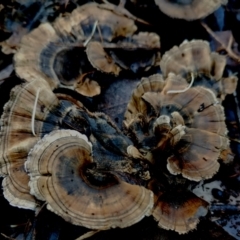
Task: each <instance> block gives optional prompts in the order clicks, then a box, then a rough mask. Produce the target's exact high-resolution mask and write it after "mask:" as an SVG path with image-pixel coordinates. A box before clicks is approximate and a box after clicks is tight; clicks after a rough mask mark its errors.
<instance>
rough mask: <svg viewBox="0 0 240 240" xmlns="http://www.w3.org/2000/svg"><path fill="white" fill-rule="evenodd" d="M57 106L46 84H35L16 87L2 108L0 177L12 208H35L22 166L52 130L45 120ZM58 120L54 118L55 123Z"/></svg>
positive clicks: (51, 124) (51, 126)
mask: <svg viewBox="0 0 240 240" xmlns="http://www.w3.org/2000/svg"><path fill="white" fill-rule="evenodd" d="M57 105H58V99H57V98H56V96H55V95H54V94H53V93H52V91H51V89H50V87H49V85H48V84H47V82H46V81H43V80H42V81H41V80H35V81H32V82H30V83H27V84H23V85H18V86H16V87H15V88H14V89H13V90H12V92H11V95H10V100H9V101H8V102H7V103H6V105H5V106H4V112H3V115H2V117H1V132H0V137H1V141H0V173H1V175H2V176H4V179H3V183H2V184H3V194H4V196H5V198H6V199H7V200H8V201H9V202H10V204H11V205H13V206H17V207H20V208H27V209H34V208H35V206H36V202H35V199H34V197H33V196H31V195H30V194H29V187H28V181H29V178H28V176H27V174H26V172H25V171H24V162H25V160H26V158H27V155H28V152H29V150H30V149H31V148H32V147H33V146H34V144H35V143H36V142H37V141H38V140H39V139H40V137H41V136H42V135H44V134H45V133H46V132H49V131H51V130H53V129H54V128H56V125H57V123H55V124H54V121H53V119H52V121H51V120H50V121H49V119H48V120H46V118H47V117H48V114H49V111H50V110H51V109H54V107H55V106H57ZM59 116H60V115H59V114H58V115H57V116H55V122H57V121H58V120H59ZM33 120H34V121H33ZM45 121H46V122H45Z"/></svg>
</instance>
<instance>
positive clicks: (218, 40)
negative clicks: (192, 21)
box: [201, 22, 240, 62]
mask: <svg viewBox="0 0 240 240" xmlns="http://www.w3.org/2000/svg"><path fill="white" fill-rule="evenodd" d="M201 24H202V26H203V27H204V28H205V29H206V31H207V32H208V33H209V34H210V35H211V36H212V37H213V38H214V39H215V40H216V41H217V42H218V43H220V44H221V47H223V48H224V50H226V52H227V53H228V56H229V57H230V58H232V59H233V60H235V61H236V62H240V56H238V55H237V54H236V53H234V52H233V51H232V49H231V48H230V47H231V46H226V45H225V43H224V42H223V41H222V40H221V39H220V38H219V37H218V36H217V35H216V34H215V33H214V32H213V31H212V29H210V28H209V27H208V25H206V24H205V23H203V22H201Z"/></svg>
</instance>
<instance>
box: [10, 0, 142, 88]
mask: <svg viewBox="0 0 240 240" xmlns="http://www.w3.org/2000/svg"><path fill="white" fill-rule="evenodd" d="M102 7H103V6H102V5H101V8H100V5H99V4H95V3H91V4H86V5H83V6H81V7H78V8H77V9H75V10H74V11H73V12H72V13H71V14H70V15H69V16H68V17H65V18H63V17H59V18H58V19H57V20H56V21H55V22H54V23H53V24H52V25H51V24H50V23H44V24H41V25H40V26H39V27H38V28H36V29H34V30H33V31H32V32H30V33H29V34H27V35H26V36H24V37H23V39H22V42H21V45H20V49H19V51H18V52H17V53H16V54H15V56H14V59H15V69H16V72H17V74H18V75H19V77H21V78H23V79H25V80H27V81H32V80H33V79H37V78H39V77H40V78H43V79H46V80H47V81H48V83H49V84H50V86H51V87H52V89H54V88H56V87H58V86H59V85H60V86H61V87H63V86H68V87H72V88H75V84H77V83H76V82H77V81H78V79H79V76H80V75H81V74H80V73H81V71H82V65H83V63H82V56H83V55H84V54H85V53H84V51H83V50H84V47H85V44H86V42H88V41H89V40H90V39H92V38H93V39H95V40H96V39H97V40H99V35H100V34H99V32H101V37H102V38H103V40H104V41H111V40H113V39H114V38H116V37H126V36H129V35H132V34H133V33H134V32H135V31H136V29H137V27H136V25H135V24H134V20H133V19H130V18H128V17H126V16H124V15H123V14H122V15H121V14H120V15H119V14H116V13H114V11H111V10H109V9H103V8H102ZM97 25H98V27H99V29H100V30H97ZM94 28H95V31H93V30H94ZM97 33H98V34H97ZM92 34H93V35H94V36H93V35H92Z"/></svg>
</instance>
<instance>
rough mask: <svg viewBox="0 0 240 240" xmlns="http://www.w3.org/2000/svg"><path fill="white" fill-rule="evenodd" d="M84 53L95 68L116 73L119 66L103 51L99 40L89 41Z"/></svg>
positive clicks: (119, 69) (118, 70)
mask: <svg viewBox="0 0 240 240" xmlns="http://www.w3.org/2000/svg"><path fill="white" fill-rule="evenodd" d="M86 53H87V56H88V60H89V62H90V63H91V64H92V66H93V67H95V68H96V69H98V70H100V71H102V72H106V73H113V74H114V75H118V74H119V72H120V71H121V68H120V67H119V66H118V65H116V64H115V62H114V60H113V59H112V58H111V57H110V56H109V55H108V54H107V53H106V52H105V50H104V48H103V46H102V44H101V43H100V42H94V41H92V42H90V43H88V45H87V49H86Z"/></svg>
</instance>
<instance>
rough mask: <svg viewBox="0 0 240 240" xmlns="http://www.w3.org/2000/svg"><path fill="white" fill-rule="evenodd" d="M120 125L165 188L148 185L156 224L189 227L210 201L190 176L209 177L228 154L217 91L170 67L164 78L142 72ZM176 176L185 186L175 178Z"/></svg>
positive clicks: (180, 228) (178, 228) (183, 230)
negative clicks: (190, 187) (192, 189)
mask: <svg viewBox="0 0 240 240" xmlns="http://www.w3.org/2000/svg"><path fill="white" fill-rule="evenodd" d="M193 80H194V76H193V75H192V82H193ZM123 125H124V129H125V132H126V134H127V135H128V136H129V137H130V138H131V139H132V141H133V142H134V144H135V145H134V146H135V147H136V148H137V149H139V151H140V153H141V154H142V158H143V159H146V160H148V161H149V162H150V164H152V165H154V166H156V170H155V175H153V176H152V177H153V179H154V178H156V179H155V181H157V182H159V184H160V188H159V187H157V188H156V189H161V188H162V187H161V186H163V189H162V190H160V192H159V190H157V191H156V190H154V189H152V188H151V187H149V189H151V190H153V192H154V195H155V205H154V208H153V216H154V218H155V219H156V220H157V221H158V224H159V226H160V227H162V228H165V229H168V230H174V231H177V232H178V233H180V234H184V233H187V232H188V231H190V230H193V229H194V228H195V227H196V225H197V223H198V222H199V217H201V216H205V215H206V214H207V205H208V204H207V202H205V201H204V200H202V199H200V198H198V197H197V196H195V195H194V194H193V193H191V192H190V191H189V190H188V185H189V183H190V182H189V181H188V180H191V181H200V180H203V179H208V178H211V177H213V175H214V174H216V172H217V171H218V169H219V167H220V164H219V162H218V160H219V159H222V160H226V156H225V151H228V150H229V140H228V138H227V136H226V134H227V127H226V125H225V116H224V109H223V107H222V106H221V104H220V103H219V101H218V100H217V98H216V96H215V94H214V93H213V91H212V90H211V89H210V88H206V87H205V86H192V84H191V83H190V84H189V83H188V82H187V81H186V80H185V79H184V78H183V77H182V76H181V75H175V74H174V73H171V72H170V73H168V77H167V78H166V79H165V81H164V80H163V77H162V76H161V75H159V74H156V75H152V76H150V77H148V78H142V80H141V82H140V83H139V84H138V85H137V87H136V88H135V90H134V91H133V93H132V96H131V98H130V100H129V103H128V105H127V110H126V112H125V115H124V122H123ZM178 174H181V175H182V176H175V175H178ZM162 175H163V176H165V177H166V176H168V177H167V178H170V176H171V178H174V179H175V180H173V181H172V180H171V181H170V180H167V181H164V182H166V185H167V186H168V187H167V186H165V185H164V182H162V177H160V176H162ZM178 178H179V179H182V180H181V181H183V182H185V186H183V184H180V183H177V182H178V180H177V179H178ZM187 183H188V184H187ZM164 189H165V190H164ZM169 189H171V190H169ZM176 193H179V194H180V195H179V197H178V198H176Z"/></svg>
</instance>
